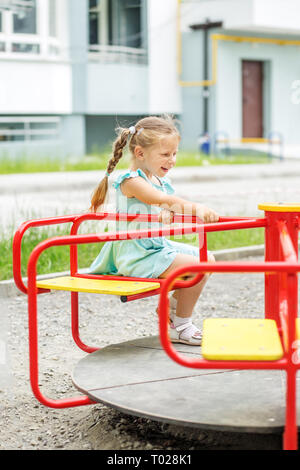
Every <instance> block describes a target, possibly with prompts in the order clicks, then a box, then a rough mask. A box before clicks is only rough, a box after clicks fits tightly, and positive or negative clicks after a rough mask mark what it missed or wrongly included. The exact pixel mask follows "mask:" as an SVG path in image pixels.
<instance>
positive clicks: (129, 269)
mask: <svg viewBox="0 0 300 470" xmlns="http://www.w3.org/2000/svg"><path fill="white" fill-rule="evenodd" d="M138 176H141V177H142V178H144V179H145V180H146V181H147V183H148V184H151V185H152V186H153V187H155V188H156V189H158V190H159V191H163V192H165V193H167V194H173V193H174V189H173V188H172V186H171V183H170V181H169V179H168V178H160V179H159V181H160V183H161V184H155V183H153V182H152V181H151V180H149V178H148V177H147V176H146V175H145V173H144V172H143V171H142V170H140V169H138V170H137V171H127V172H126V173H124V174H122V175H120V176H119V177H118V178H117V180H116V181H115V182H114V183H113V187H114V188H115V189H116V192H117V204H116V207H117V212H120V213H128V214H152V215H153V214H159V213H160V212H161V208H159V207H157V206H154V205H149V204H145V203H142V202H141V201H139V200H138V199H136V198H134V197H133V198H127V197H126V196H124V194H123V193H122V191H121V183H122V182H123V181H124V180H125V179H127V178H136V177H138ZM162 226H163V224H159V223H150V222H149V223H148V222H135V221H133V222H118V225H117V227H118V230H139V229H157V228H159V227H162ZM178 253H184V254H189V255H193V256H195V257H197V258H198V259H199V248H197V247H194V246H191V245H187V244H185V243H180V242H175V241H172V240H168V239H167V238H165V237H153V238H142V239H134V240H117V241H114V242H106V243H105V245H104V246H103V248H102V250H101V251H100V253H99V255H98V256H97V258H96V259H95V260H94V261H93V263H92V264H91V266H90V268H89V270H88V273H89V274H111V275H116V276H130V277H145V278H158V277H159V276H160V275H161V274H162V273H163V272H164V271H165V270H166V269H167V268H168V267H169V266H170V265H171V264H172V263H173V261H174V259H175V257H176V255H177V254H178Z"/></svg>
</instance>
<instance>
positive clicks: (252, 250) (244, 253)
mask: <svg viewBox="0 0 300 470" xmlns="http://www.w3.org/2000/svg"><path fill="white" fill-rule="evenodd" d="M264 250H265V247H264V245H254V246H246V247H241V248H229V249H227V250H218V251H213V252H212V253H213V255H214V256H215V258H216V260H217V261H233V260H238V259H241V258H248V257H250V256H262V255H263V254H264ZM69 274H70V271H64V272H59V273H51V274H43V275H40V276H37V279H39V280H42V279H51V278H53V277H59V276H68V275H69ZM24 283H25V285H26V284H27V278H26V277H25V278H24ZM17 295H25V294H23V293H22V292H21V291H20V290H19V289H18V288H17V286H16V285H15V281H14V279H8V280H6V281H1V282H0V298H8V297H15V296H17Z"/></svg>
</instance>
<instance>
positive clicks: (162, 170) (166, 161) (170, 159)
mask: <svg viewBox="0 0 300 470" xmlns="http://www.w3.org/2000/svg"><path fill="white" fill-rule="evenodd" d="M178 144H179V138H178V136H170V137H165V138H163V139H162V140H161V141H160V142H159V143H158V144H156V145H153V146H152V147H148V148H143V147H136V149H135V156H136V158H137V159H138V164H139V167H140V168H141V169H142V170H143V171H144V173H146V175H147V176H148V177H151V176H152V175H155V176H158V177H160V178H163V177H164V176H166V175H167V173H168V171H169V170H171V169H172V168H173V166H174V165H175V163H176V154H177V151H178Z"/></svg>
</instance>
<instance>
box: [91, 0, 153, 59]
mask: <svg viewBox="0 0 300 470" xmlns="http://www.w3.org/2000/svg"><path fill="white" fill-rule="evenodd" d="M144 1H145V0H89V51H90V53H91V54H90V59H91V60H98V61H99V60H100V61H101V62H105V63H121V62H125V63H134V64H137V63H139V64H145V63H147V54H146V50H145V49H143V42H144V41H143V22H142V2H144Z"/></svg>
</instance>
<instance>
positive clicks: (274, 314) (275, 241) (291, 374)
mask: <svg viewBox="0 0 300 470" xmlns="http://www.w3.org/2000/svg"><path fill="white" fill-rule="evenodd" d="M265 215H266V217H265V218H245V217H243V218H241V217H239V218H229V217H222V218H221V219H220V221H219V222H218V223H214V224H208V225H203V224H202V223H201V221H200V220H199V219H198V218H196V217H192V216H182V215H176V216H175V220H174V223H180V224H183V223H191V224H192V225H191V226H188V227H185V226H183V227H172V228H167V229H157V230H136V231H119V232H113V233H111V232H104V233H99V234H87V235H78V229H79V227H80V225H81V224H82V223H83V222H84V221H86V220H115V221H121V220H123V221H133V220H137V219H138V221H139V222H147V221H148V222H158V217H157V216H152V215H140V214H139V215H138V216H136V215H132V214H112V213H101V214H90V213H89V214H79V215H78V214H77V215H71V216H65V217H53V218H47V219H40V220H32V221H28V222H26V223H24V224H22V225H21V227H20V228H19V229H18V230H17V232H16V234H15V237H14V242H13V255H14V257H13V272H14V278H15V282H16V285H17V286H18V288H19V289H20V290H21V291H22V292H24V293H26V294H27V295H28V314H29V353H30V381H31V387H32V390H33V393H34V394H35V396H36V398H37V399H38V400H39V401H40V402H41V403H43V404H44V405H46V406H50V407H52V408H66V407H74V406H81V405H88V404H93V402H92V401H91V400H90V399H89V397H87V396H80V397H73V398H66V399H60V400H53V399H49V398H47V397H45V396H44V395H43V394H42V393H41V391H40V389H39V385H38V329H37V295H38V294H41V293H44V292H48V290H47V289H38V288H37V286H36V275H37V272H36V266H37V262H38V259H39V256H40V255H41V253H42V252H43V251H44V250H46V249H47V248H49V247H51V246H62V245H69V246H70V272H71V275H72V276H77V277H86V278H89V277H90V278H97V279H101V278H105V279H120V278H119V277H118V276H99V275H87V274H86V275H84V274H79V273H78V264H77V263H78V260H77V246H78V245H80V244H85V243H96V242H106V241H115V240H120V239H121V240H127V239H130V238H148V237H150V236H151V237H157V236H166V235H178V234H190V233H198V235H199V238H200V234H202V235H203V238H202V246H199V251H200V260H201V262H200V263H199V265H191V266H184V267H181V268H178V269H176V270H175V271H174V272H172V273H171V274H170V275H169V276H168V278H166V279H147V280H148V281H153V282H159V283H160V288H159V289H157V290H155V291H154V292H151V293H145V294H141V295H140V294H139V295H135V296H130V297H128V299H126V300H136V299H138V298H142V297H146V296H148V295H156V294H160V299H159V328H160V336H161V342H162V345H163V348H164V350H165V351H166V353H167V354H168V355H169V356H170V358H172V359H173V360H174V361H176V362H178V363H179V364H181V365H183V366H186V367H190V368H203V369H273V370H285V371H286V375H287V389H286V423H285V431H284V439H283V442H284V448H285V449H296V448H297V419H296V418H297V417H296V374H297V371H298V369H299V367H300V366H299V365H298V362H299V361H298V360H297V357H298V356H297V351H296V347H295V344H296V343H295V341H296V325H295V322H296V318H297V295H298V279H297V273H298V272H299V271H300V264H299V263H298V256H297V254H298V230H299V226H300V222H299V220H300V218H299V215H300V213H296V214H295V213H282V212H268V211H267V212H266V214H265ZM61 223H72V227H71V232H70V235H69V236H60V237H53V238H50V239H47V240H44V241H43V242H41V243H39V244H38V245H37V246H36V247H35V248H34V250H33V251H32V253H31V255H30V258H29V261H28V269H27V272H28V286H27V287H26V286H25V284H24V282H23V280H22V275H21V245H22V238H23V235H24V233H25V232H26V231H27V230H28V229H29V228H31V227H38V226H45V225H53V224H61ZM254 227H264V228H265V261H264V262H261V263H245V262H242V263H240V262H238V263H237V262H234V263H231V262H227V263H226V262H218V263H208V262H207V246H206V234H207V233H210V232H214V231H224V230H235V229H249V228H254ZM213 272H215V273H218V272H220V273H226V272H231V273H238V272H247V273H258V272H261V273H265V317H266V318H273V319H275V320H276V322H277V326H278V330H279V332H280V335H281V338H282V343H283V348H284V356H283V358H282V359H280V360H277V361H208V360H205V359H192V358H189V357H185V356H182V355H181V354H179V353H178V352H177V351H176V350H175V349H174V347H173V346H172V343H171V342H170V341H169V338H168V317H169V305H168V303H169V302H168V293H169V291H170V290H172V289H175V288H176V289H177V288H184V287H191V286H192V285H194V284H195V283H196V282H199V280H200V279H201V278H202V277H203V276H204V275H205V274H206V273H213ZM188 273H196V276H195V277H194V278H193V279H190V280H182V279H179V278H180V277H182V276H184V275H186V274H188ZM121 279H122V280H126V279H130V280H145V278H125V277H122V278H121ZM78 310H79V305H78V293H76V292H72V293H71V312H72V335H73V338H74V341H75V343H76V344H77V345H78V346H79V347H80V348H81V349H83V350H84V351H86V352H89V353H90V352H93V351H95V350H97V349H98V348H96V347H91V346H87V345H85V344H84V343H83V342H82V341H81V339H80V336H79V321H78ZM295 358H296V359H295Z"/></svg>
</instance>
